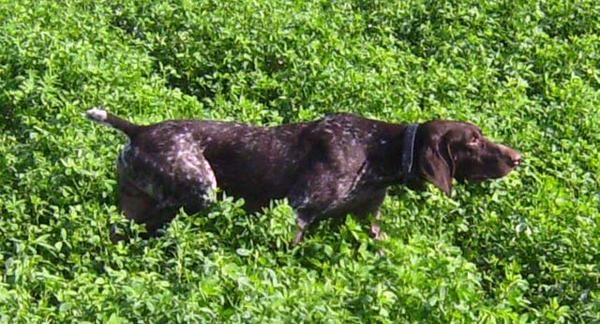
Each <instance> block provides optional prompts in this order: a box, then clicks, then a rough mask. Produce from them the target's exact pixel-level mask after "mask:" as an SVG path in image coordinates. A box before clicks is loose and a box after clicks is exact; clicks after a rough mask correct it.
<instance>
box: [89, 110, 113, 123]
mask: <svg viewBox="0 0 600 324" xmlns="http://www.w3.org/2000/svg"><path fill="white" fill-rule="evenodd" d="M85 115H86V117H87V118H89V119H91V120H93V121H97V122H99V123H104V122H105V121H106V117H107V116H108V113H107V112H106V110H104V109H100V108H92V109H90V110H88V111H87V112H86V113H85Z"/></svg>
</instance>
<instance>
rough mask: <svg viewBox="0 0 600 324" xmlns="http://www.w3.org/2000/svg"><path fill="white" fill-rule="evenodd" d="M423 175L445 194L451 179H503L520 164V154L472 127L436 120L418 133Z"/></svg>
mask: <svg viewBox="0 0 600 324" xmlns="http://www.w3.org/2000/svg"><path fill="white" fill-rule="evenodd" d="M417 141H418V143H419V144H418V146H417V152H418V153H417V157H418V169H419V172H420V175H421V176H422V177H423V178H425V179H426V180H427V181H429V182H431V183H433V184H434V185H436V186H437V187H438V188H440V189H441V190H442V191H444V192H445V193H446V194H448V195H449V194H450V192H451V191H452V179H453V178H454V179H457V180H459V181H461V180H470V181H482V180H486V179H495V178H501V177H503V176H505V175H507V174H508V173H509V172H510V171H512V170H513V169H514V168H515V167H517V166H518V165H519V164H520V163H521V154H520V153H519V152H517V151H516V150H514V149H512V148H510V147H507V146H505V145H502V144H497V143H494V142H492V141H490V140H489V139H487V138H486V137H485V136H483V134H482V132H481V129H480V128H479V127H477V126H475V125H473V124H470V123H466V122H457V121H442V120H436V121H431V122H427V123H425V124H422V125H421V126H420V127H419V131H418V133H417Z"/></svg>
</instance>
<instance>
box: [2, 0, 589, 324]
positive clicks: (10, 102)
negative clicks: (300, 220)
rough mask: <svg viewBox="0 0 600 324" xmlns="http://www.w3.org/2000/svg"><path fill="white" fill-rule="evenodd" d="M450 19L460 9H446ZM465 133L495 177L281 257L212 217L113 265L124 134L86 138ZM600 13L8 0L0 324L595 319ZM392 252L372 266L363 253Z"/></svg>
mask: <svg viewBox="0 0 600 324" xmlns="http://www.w3.org/2000/svg"><path fill="white" fill-rule="evenodd" d="M458 3H460V4H458ZM99 104H103V105H106V106H107V107H109V108H110V110H112V111H113V112H115V113H118V114H121V115H123V116H127V117H128V118H130V119H132V120H134V121H136V122H139V123H150V122H156V121H160V120H163V119H166V118H187V117H195V118H214V119H225V120H238V121H245V122H249V123H254V124H260V125H276V124H280V123H282V122H289V121H300V120H309V119H313V118H318V117H321V116H323V115H324V114H325V113H328V112H334V111H352V112H356V113H359V114H362V115H364V116H368V117H373V118H379V119H384V120H389V121H398V122H405V121H425V120H428V119H432V118H446V119H461V120H469V121H472V122H474V123H476V124H478V125H480V126H481V128H483V130H484V132H485V133H487V134H488V135H490V136H491V137H492V138H494V139H496V140H498V141H501V142H504V143H507V144H509V145H511V146H513V147H515V148H517V149H519V150H520V151H521V152H522V153H523V155H524V158H525V161H526V163H525V165H524V166H523V167H522V168H520V169H519V170H518V171H516V172H514V173H512V174H511V175H510V176H509V177H508V178H505V179H503V180H501V181H496V182H490V183H486V184H482V185H474V186H464V185H457V186H456V187H455V192H454V194H453V196H452V197H451V198H447V197H445V196H444V195H443V194H442V193H441V192H439V191H438V190H436V189H434V188H429V189H428V190H427V191H425V192H413V191H410V190H408V189H405V188H394V189H393V190H391V192H390V196H389V197H388V198H387V199H386V201H385V203H384V206H383V210H382V214H383V218H384V223H383V228H384V230H385V231H386V232H387V234H388V237H389V238H388V240H386V241H384V242H374V241H373V240H372V239H371V238H370V237H369V236H368V231H367V230H365V228H364V227H363V225H361V224H359V223H356V222H355V221H353V220H352V219H351V218H348V219H347V220H346V224H345V226H342V227H341V228H340V229H339V230H334V228H333V227H332V226H330V225H328V224H323V226H321V227H319V228H318V229H317V230H315V231H314V232H313V233H314V235H312V236H310V238H309V239H308V240H307V241H306V242H305V243H303V244H302V245H301V246H300V247H297V248H293V249H292V248H290V247H289V246H288V242H289V241H290V240H291V239H292V238H293V234H294V230H295V225H294V215H293V212H292V210H291V208H290V207H289V206H288V205H287V204H286V202H285V201H280V202H274V203H273V205H272V207H271V208H269V209H268V210H265V211H264V212H262V213H260V214H259V215H248V214H246V213H244V212H243V210H242V209H241V206H242V204H243V202H242V201H233V200H231V199H225V200H224V201H223V202H221V203H219V204H217V205H215V206H214V207H212V208H211V210H210V211H208V213H207V214H206V215H199V216H196V217H195V216H193V215H184V214H183V213H181V214H180V215H179V217H178V218H177V219H176V221H175V222H173V224H172V225H171V226H170V227H169V229H168V232H167V234H166V236H164V237H162V238H159V239H151V240H147V241H145V240H140V239H136V240H135V241H134V242H132V243H131V244H127V245H123V244H118V245H113V244H111V243H110V242H109V239H108V224H109V223H111V222H118V223H121V226H130V227H132V230H133V231H138V230H140V229H139V228H138V227H137V226H135V225H131V224H128V223H126V222H125V221H124V220H123V219H122V217H121V216H120V215H119V213H118V211H117V209H116V207H115V204H116V198H115V174H114V171H115V170H114V161H115V158H116V155H117V153H118V150H119V149H120V147H121V145H122V144H123V143H124V142H125V138H124V136H122V135H120V134H118V133H117V132H115V131H111V130H110V129H108V128H105V127H98V126H97V125H93V124H92V123H90V122H89V121H87V120H85V119H84V118H82V116H81V114H82V112H84V111H85V110H86V109H88V108H90V107H92V106H95V105H99ZM599 182H600V2H598V1H596V0H589V1H568V0H543V1H538V2H534V1H499V0H497V1H496V0H495V1H486V2H481V1H474V0H470V1H460V2H458V1H425V0H423V1H422V0H411V1H388V0H371V1H366V0H350V1H303V0H296V1H291V0H239V1H212V0H209V1H191V0H181V1H150V2H148V1H141V0H125V1H119V3H117V2H115V1H70V0H66V1H50V0H41V1H26V0H18V1H8V0H2V1H0V322H7V323H8V322H10V323H15V322H49V321H50V322H65V321H74V322H81V321H89V322H109V323H125V322H128V321H131V322H138V321H143V322H166V321H167V320H169V321H176V322H188V321H189V322H214V321H216V322H224V321H226V322H260V323H262V322H265V321H269V322H291V323H294V322H298V321H306V322H332V323H333V322H355V323H360V322H365V323H366V322H407V321H410V322H434V323H438V322H453V321H455V322H475V321H478V322H482V323H489V322H494V321H496V322H516V321H519V322H555V321H563V322H587V323H592V322H598V321H600V187H599ZM381 249H383V250H384V251H385V256H384V257H379V256H378V253H377V252H378V251H379V250H381Z"/></svg>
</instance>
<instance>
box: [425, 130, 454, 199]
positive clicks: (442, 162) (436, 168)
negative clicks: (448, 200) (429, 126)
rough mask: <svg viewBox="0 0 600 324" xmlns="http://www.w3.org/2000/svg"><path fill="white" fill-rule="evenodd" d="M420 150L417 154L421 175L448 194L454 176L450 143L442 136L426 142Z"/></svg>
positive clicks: (450, 191)
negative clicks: (418, 154)
mask: <svg viewBox="0 0 600 324" xmlns="http://www.w3.org/2000/svg"><path fill="white" fill-rule="evenodd" d="M421 152H422V154H420V156H419V169H420V173H421V175H422V176H423V177H424V178H425V179H426V180H427V181H429V182H431V183H433V184H434V185H435V186H436V187H438V188H439V189H440V190H442V191H443V192H444V193H445V194H446V195H448V196H450V194H451V193H452V177H453V176H454V161H453V159H452V153H451V152H450V145H449V144H448V143H446V141H445V140H444V138H439V139H436V140H432V141H431V142H430V143H428V144H426V146H425V147H424V148H423V149H422V151H421Z"/></svg>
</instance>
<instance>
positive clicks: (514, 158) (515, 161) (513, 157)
mask: <svg viewBox="0 0 600 324" xmlns="http://www.w3.org/2000/svg"><path fill="white" fill-rule="evenodd" d="M508 158H509V159H510V164H511V166H512V167H516V166H519V165H520V164H521V162H522V161H523V157H522V156H521V153H519V152H517V151H515V150H509V153H508Z"/></svg>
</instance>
